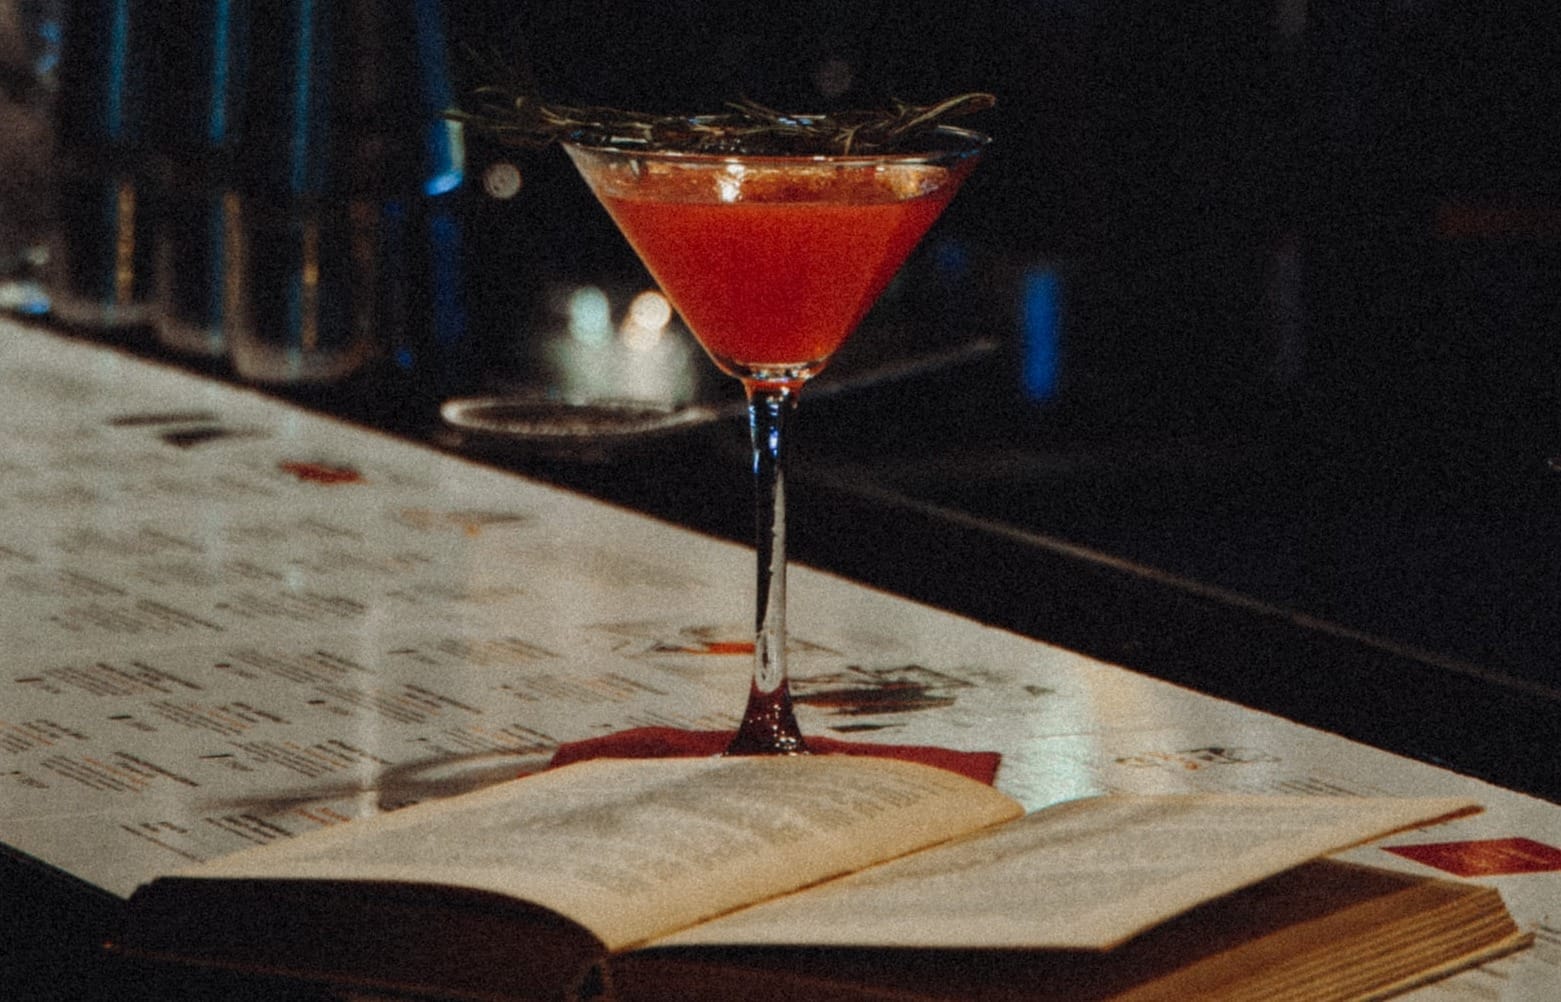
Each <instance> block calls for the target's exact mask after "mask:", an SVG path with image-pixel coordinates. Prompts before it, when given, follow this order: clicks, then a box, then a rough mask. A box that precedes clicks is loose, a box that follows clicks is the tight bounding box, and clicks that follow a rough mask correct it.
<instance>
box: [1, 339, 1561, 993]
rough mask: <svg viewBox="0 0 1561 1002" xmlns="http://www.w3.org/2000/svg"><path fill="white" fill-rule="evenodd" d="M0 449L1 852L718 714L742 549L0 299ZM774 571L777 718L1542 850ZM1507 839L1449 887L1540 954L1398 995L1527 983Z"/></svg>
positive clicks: (134, 838) (1019, 764)
mask: <svg viewBox="0 0 1561 1002" xmlns="http://www.w3.org/2000/svg"><path fill="white" fill-rule="evenodd" d="M0 441H3V443H4V445H3V447H0V595H3V599H4V600H3V602H0V642H3V644H4V649H5V659H4V661H3V663H0V843H3V845H4V847H6V849H8V850H9V851H10V852H12V853H19V854H22V855H24V856H29V857H32V858H33V859H36V860H38V861H41V862H43V863H45V864H48V865H50V866H53V867H56V868H58V869H59V870H61V871H64V872H65V873H68V874H71V875H73V876H74V877H76V878H78V879H80V880H82V881H85V882H87V883H89V884H92V885H94V886H97V887H99V888H102V889H103V890H105V891H108V892H110V893H112V894H115V895H119V896H125V895H128V894H129V893H130V891H131V890H133V889H134V888H135V887H136V886H137V885H139V884H141V883H143V882H145V881H147V880H149V879H151V878H152V877H154V876H157V875H159V874H162V873H166V872H168V871H171V870H173V869H176V868H178V867H180V866H182V865H184V864H187V863H189V862H192V861H198V860H207V859H212V858H215V857H217V856H220V855H223V854H226V853H229V852H233V851H236V850H238V849H242V848H245V847H247V846H251V845H256V844H262V843H267V842H272V841H275V840H278V839H285V838H288V837H290V836H292V835H295V834H298V833H300V832H303V831H308V830H311V829H314V828H318V827H322V826H329V825H336V824H342V823H347V822H350V821H351V820H352V819H354V818H359V817H363V816H367V815H371V814H375V813H378V812H382V811H389V810H394V809H396V808H398V807H401V806H404V805H407V804H411V803H414V802H418V801H422V800H427V799H432V798H437V797H442V796H448V795H450V794H453V793H457V792H463V791H466V790H471V789H476V788H478V787H482V786H485V785H489V784H491V783H494V782H497V781H500V780H503V779H508V778H511V777H514V776H517V775H522V774H525V773H528V772H532V771H535V770H538V769H540V768H542V767H544V766H545V764H546V762H547V760H548V757H549V756H550V754H551V753H552V751H553V750H554V749H555V748H556V747H557V745H558V744H559V743H561V742H565V741H573V740H578V739H583V738H589V737H595V736H600V735H603V734H607V733H611V732H614V731H618V730H622V729H625V728H629V727H637V726H650V725H655V726H671V727H681V728H690V729H719V728H732V727H734V726H735V725H736V722H737V716H738V714H739V712H740V710H741V708H742V705H743V700H744V698H745V696H746V692H747V686H748V675H749V671H750V659H751V646H750V641H751V637H750V635H749V631H750V628H751V627H750V624H751V611H750V605H751V601H752V598H751V589H752V581H751V576H752V554H751V552H750V551H748V550H746V549H744V548H743V547H739V546H736V545H733V544H729V543H726V542H722V541H718V540H714V539H711V538H709V537H705V536H701V535H698V534H696V533H693V532H690V531H687V530H684V529H682V528H679V527H676V526H673V525H669V524H666V523H664V522H660V521H657V520H654V519H651V518H648V517H645V516H642V515H639V514H636V513H633V512H628V511H625V510H622V509H619V508H615V507H612V506H610V505H607V504H604V503H600V502H597V501H594V500H591V499H588V498H585V497H582V496H579V495H576V494H572V493H570V492H567V491H564V490H560V489H557V488H554V487H551V486H547V485H544V484H541V483H538V482H534V481H532V480H528V479H525V478H523V477H519V476H516V475H514V474H511V473H507V472H503V471H499V470H495V469H491V468H488V467H485V466H482V465H478V464H476V463H473V462H469V461H466V460H464V459H462V458H459V457H457V456H454V455H450V454H447V453H442V452H439V451H436V450H433V449H431V448H427V447H425V446H422V445H419V444H416V443H411V442H407V441H404V440H400V439H396V438H393V437H390V436H386V435H382V434H379V433H377V432H374V431H371V430H366V429H364V428H361V427H357V426H354V425H350V424H347V423H344V422H340V421H336V420H333V419H330V418H327V417H323V416H320V415H317V414H313V413H310V412H307V411H305V410H302V409H299V408H295V407H293V406H291V405H288V404H285V403H280V402H278V401H276V400H274V399H271V398H269V397H267V396H264V395H262V394H259V393H255V392H252V391H249V390H246V389H244V388H241V387H234V386H231V385H227V384H224V383H221V382H218V381H214V380H209V379H204V378H200V377H197V376H193V375H190V374H188V373H185V372H182V371H180V370H177V369H173V368H169V367H164V366H160V365H157V364H154V363H151V362H147V361H145V360H141V359H137V358H134V357H132V356H129V355H126V354H123V353H120V352H116V351H114V350H111V349H108V348H104V347H101V346H97V345H90V344H85V343H82V342H79V341H74V340H70V339H67V338H61V337H59V336H56V335H54V334H51V333H48V332H45V331H42V330H39V329H36V328H31V327H27V326H24V325H22V324H20V323H16V322H10V321H4V320H0ZM734 503H742V501H741V499H734ZM788 591H789V600H790V605H791V613H790V616H789V622H790V625H791V628H792V633H793V636H792V640H791V645H792V651H791V660H792V671H793V674H794V676H795V683H794V684H795V688H796V694H797V698H798V702H799V717H800V719H801V722H802V725H803V728H804V729H805V730H806V731H808V732H810V733H815V734H827V735H830V736H834V737H841V738H846V739H856V740H865V741H885V742H892V743H896V744H935V745H941V746H945V747H950V748H957V749H965V750H991V751H997V752H1000V753H1001V754H1002V756H1003V766H1002V769H1001V771H1000V773H999V776H998V785H999V786H1000V787H1002V788H1003V789H1004V790H1005V791H1006V792H1008V793H1010V794H1012V795H1013V796H1015V797H1017V798H1018V799H1019V800H1021V801H1022V802H1023V803H1024V804H1025V805H1026V806H1027V807H1029V808H1031V809H1035V808H1039V807H1043V806H1047V805H1049V804H1053V803H1057V802H1060V801H1063V800H1067V799H1071V798H1075V797H1079V796H1084V795H1088V794H1093V793H1100V792H1108V791H1113V790H1116V791H1127V792H1135V793H1153V792H1178V791H1187V790H1203V791H1239V792H1286V793H1295V792H1307V793H1317V792H1328V793H1336V794H1338V795H1342V796H1348V795H1354V794H1374V795H1383V794H1386V795H1455V794H1467V795H1472V796H1474V797H1476V798H1477V799H1479V800H1480V801H1481V802H1482V803H1483V804H1485V806H1486V808H1487V810H1486V812H1485V813H1484V814H1482V815H1480V816H1478V817H1476V818H1471V819H1467V820H1462V821H1457V822H1453V823H1452V824H1450V825H1444V826H1440V827H1438V828H1437V829H1436V831H1435V833H1434V837H1433V834H1432V833H1427V834H1426V837H1425V838H1424V839H1422V840H1421V841H1425V842H1432V841H1434V842H1436V843H1437V844H1438V846H1439V847H1440V846H1442V845H1443V844H1446V843H1449V842H1452V843H1454V844H1457V843H1460V842H1466V843H1468V844H1470V845H1474V844H1477V843H1483V842H1490V841H1494V840H1500V839H1508V840H1511V839H1522V840H1526V842H1527V844H1533V845H1537V846H1539V847H1540V855H1539V857H1537V858H1548V857H1545V856H1544V852H1543V851H1544V850H1546V849H1549V850H1550V851H1551V852H1552V853H1553V854H1557V855H1561V850H1557V849H1555V848H1554V847H1557V846H1561V808H1557V807H1556V806H1554V805H1551V804H1547V803H1543V802H1540V801H1537V800H1534V799H1532V798H1528V797H1524V796H1521V795H1519V794H1515V793H1512V792H1510V791H1505V790H1501V789H1498V788H1495V787H1491V786H1488V785H1485V784H1482V783H1478V782H1477V781H1474V780H1471V779H1468V778H1465V777H1461V776H1457V775H1454V774H1451V773H1448V772H1445V771H1443V770H1440V769H1436V768H1433V767H1431V766H1428V765H1424V764H1422V763H1417V762H1412V761H1409V760H1406V759H1403V758H1400V757H1397V756H1393V755H1390V754H1388V753H1385V752H1381V751H1378V750H1375V749H1371V748H1367V747H1364V746H1360V745H1356V744H1353V743H1351V742H1348V741H1344V740H1342V739H1339V738H1337V737H1334V736H1331V735H1327V734H1323V733H1321V732H1317V731H1313V730H1310V729H1308V728H1304V727H1301V726H1299V725H1296V724H1293V723H1291V722H1288V721H1285V720H1281V719H1279V718H1275V717H1271V716H1268V715H1265V714H1262V713H1258V712H1254V711H1251V710H1248V709H1245V708H1241V707H1236V706H1233V705H1230V704H1227V703H1223V702H1220V701H1218V700H1214V699H1211V698H1208V697H1205V696H1202V695H1199V694H1197V693H1193V692H1191V691H1188V690H1185V689H1182V688H1179V687H1177V686H1174V685H1170V684H1168V683H1165V682H1161V681H1158V680H1155V679H1151V678H1148V677H1146V676H1143V675H1139V674H1136V673H1133V672H1131V671H1127V670H1124V669H1122V668H1120V667H1117V666H1113V665H1107V664H1103V663H1101V662H1098V661H1094V660H1091V659H1088V658H1084V657H1081V656H1079V655H1076V654H1073V653H1071V652H1068V651H1065V650H1062V649H1059V648H1056V647H1052V646H1050V645H1047V644H1044V643H1040V642H1037V641H1034V640H1031V639H1028V638H1023V637H1019V636H1016V635H1013V634H1010V633H1006V632H1004V631H1000V630H996V629H992V628H989V627H986V626H983V625H981V624H978V623H975V622H972V621H970V620H967V619H963V618H960V617H958V616H955V615H953V614H950V613H947V612H944V611H941V610H936V609H931V608H928V607H926V606H922V605H918V604H916V603H912V602H908V601H905V600H902V599H899V598H896V597H893V596H889V595H886V594H883V593H880V592H877V591H874V590H871V589H868V588H864V587H862V586H860V585H857V584H854V583H852V582H848V581H845V580H842V579H839V578H837V577H834V576H831V575H828V574H824V573H820V572H817V571H815V570H812V569H810V568H807V567H796V568H794V569H793V571H792V578H791V581H790V582H789V589H788ZM1036 600H1037V601H1044V596H1037V597H1036ZM1326 670H1327V666H1325V665H1321V666H1319V672H1326ZM1414 841H1416V839H1415V837H1414V836H1405V837H1401V838H1400V839H1398V840H1397V843H1396V844H1397V845H1398V846H1399V848H1403V847H1404V845H1405V844H1406V843H1413V842H1414ZM1356 852H1357V853H1360V854H1366V855H1365V856H1363V861H1369V862H1371V863H1372V864H1373V865H1378V866H1394V865H1397V866H1401V867H1410V868H1413V867H1423V866H1426V865H1427V864H1426V863H1425V862H1423V860H1425V859H1433V860H1434V859H1440V858H1443V855H1437V854H1427V853H1420V854H1417V853H1414V852H1412V851H1411V852H1409V853H1388V852H1385V851H1383V850H1382V849H1380V848H1368V849H1363V850H1356ZM1438 852H1439V853H1443V854H1444V855H1445V851H1444V850H1442V849H1440V848H1439V849H1438ZM1453 854H1454V855H1456V854H1457V852H1456V849H1454V850H1453ZM1534 858H1536V857H1534V856H1533V855H1532V854H1531V855H1530V857H1529V860H1530V864H1531V865H1529V867H1528V868H1527V869H1526V870H1521V871H1520V870H1514V871H1511V872H1492V873H1485V874H1482V875H1480V876H1479V877H1477V878H1476V879H1483V880H1488V881H1491V882H1493V883H1495V884H1496V885H1497V886H1499V887H1500V888H1501V890H1502V892H1503V895H1504V896H1505V897H1506V898H1507V901H1508V905H1509V907H1510V908H1511V909H1512V911H1513V912H1514V914H1515V915H1517V917H1518V918H1519V920H1520V921H1526V922H1528V923H1530V924H1531V925H1533V926H1535V927H1537V929H1538V932H1539V940H1540V942H1539V945H1538V946H1537V947H1536V948H1535V949H1533V950H1529V951H1527V952H1526V953H1524V954H1522V955H1519V956H1516V957H1513V958H1509V959H1507V960H1504V961H1501V962H1499V963H1497V964H1493V965H1488V966H1487V967H1486V968H1482V969H1480V970H1477V971H1472V972H1469V973H1467V974H1464V975H1461V976H1459V977H1457V978H1454V979H1451V980H1449V981H1447V982H1444V983H1441V984H1439V985H1436V986H1432V987H1431V988H1428V989H1424V990H1423V993H1425V995H1426V997H1433V998H1495V999H1508V1000H1513V999H1526V998H1546V997H1551V996H1550V994H1549V993H1550V992H1552V991H1553V990H1554V989H1555V987H1556V985H1557V984H1558V983H1561V977H1558V975H1557V971H1558V970H1561V936H1558V934H1557V933H1556V931H1555V930H1556V929H1557V927H1558V926H1561V916H1558V915H1557V914H1556V905H1557V903H1558V902H1561V862H1556V863H1553V865H1548V866H1545V865H1537V866H1536V865H1532V862H1533V859H1534ZM1532 992H1538V994H1531V993H1532Z"/></svg>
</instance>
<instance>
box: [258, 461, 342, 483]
mask: <svg viewBox="0 0 1561 1002" xmlns="http://www.w3.org/2000/svg"><path fill="white" fill-rule="evenodd" d="M277 467H278V468H279V469H280V470H281V471H282V472H283V473H290V474H292V475H293V476H295V477H297V478H298V479H299V480H302V481H304V482H305V483H310V484H328V485H334V484H361V483H363V474H361V473H359V472H358V471H357V470H355V469H353V468H352V467H350V466H335V465H332V464H330V463H319V462H310V461H306V460H295V459H285V460H283V461H282V462H280V463H278V464H277Z"/></svg>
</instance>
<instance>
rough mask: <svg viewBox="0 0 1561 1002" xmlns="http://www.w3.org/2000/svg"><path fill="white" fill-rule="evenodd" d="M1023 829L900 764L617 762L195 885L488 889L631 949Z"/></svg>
mask: <svg viewBox="0 0 1561 1002" xmlns="http://www.w3.org/2000/svg"><path fill="white" fill-rule="evenodd" d="M1021 813H1022V809H1021V808H1020V807H1019V805H1018V804H1017V803H1016V802H1015V801H1013V800H1011V799H1010V798H1008V797H1007V796H1005V795H1003V794H1001V793H998V792H997V791H996V790H993V789H992V788H990V787H988V786H985V785H983V784H981V783H977V782H974V781H972V780H969V779H966V778H964V777H962V776H958V775H955V774H954V773H950V772H946V771H943V770H940V769H933V768H930V767H927V766H920V765H915V764H912V763H908V762H900V761H893V760H888V759H874V758H864V757H858V756H812V757H797V758H704V759H651V760H625V759H604V760H595V761H590V762H583V763H580V764H578V765H573V766H569V767H566V768H562V769H558V770H555V771H552V772H547V773H543V774H541V775H537V776H533V777H530V778H527V779H523V780H519V781H516V782H513V783H508V784H505V785H503V786H499V787H493V788H490V789H488V790H484V791H481V792H478V793H474V794H468V795H466V796H463V797H457V798H452V799H450V800H446V801H442V802H437V803H429V804H423V805H418V806H415V807H409V808H406V809H404V810H402V811H398V812H396V813H394V814H390V815H386V816H384V817H382V818H380V819H378V820H376V821H374V822H362V823H358V824H353V825H342V826H339V827H336V828H330V829H324V830H321V831H318V832H316V833H314V834H312V835H308V836H301V837H299V838H296V839H293V840H291V841H288V842H283V843H277V844H274V845H271V846H266V847H261V848H257V849H254V850H251V851H248V852H242V853H237V854H235V855H232V856H228V857H225V858H222V859H219V860H215V861H213V862H211V863H208V864H204V865H202V866H198V867H194V868H191V869H190V870H188V871H185V873H183V874H181V875H182V876H194V877H279V876H287V877H310V878H324V879H349V880H399V881H416V882H423V883H443V884H452V885H457V886H464V887H475V888H480V889H483V890H490V891H497V892H500V893H504V894H509V895H512V896H514V897H519V898H523V899H525V900H528V901H531V902H534V903H537V904H540V905H543V906H544V907H547V908H550V909H552V910H554V911H556V912H558V913H559V914H562V915H566V916H568V917H569V918H572V919H574V920H575V921H577V922H579V923H581V924H582V925H584V926H586V927H587V928H588V929H590V930H591V931H592V932H593V933H595V934H596V935H597V936H598V937H599V938H600V939H601V940H602V941H603V942H604V943H605V944H606V945H607V946H608V947H609V948H610V949H617V948H621V947H623V946H626V945H629V944H632V943H635V942H638V941H641V940H644V939H647V938H649V937H651V936H655V935H661V934H664V933H666V932H669V931H671V930H674V929H677V928H680V927H682V926H685V925H689V924H692V923H694V922H698V921H701V920H703V919H707V918H710V917H712V916H715V915H718V914H721V913H723V912H727V911H730V910H732V909H734V908H738V907H741V906H742V905H745V904H751V903H752V902H754V901H758V900H763V899H765V898H768V897H772V896H774V895H777V894H783V893H786V892H788V891H791V890H794V889H796V888H798V887H803V886H806V885H809V884H813V883H816V882H818V881H821V880H826V879H828V878H830V877H834V876H838V875H840V874H842V873H848V872H851V871H853V870H857V869H860V868H862V867H864V866H868V865H871V864H873V863H876V862H881V861H883V860H886V859H891V858H894V857H896V856H900V855H902V854H905V853H908V852H914V851H916V850H917V849H921V848H924V847H926V846H929V845H935V844H937V843H939V842H943V841H946V840H948V839H951V838H954V837H956V836H958V835H962V834H967V833H969V832H971V831H975V830H978V829H980V828H982V827H985V826H987V825H991V824H995V823H998V822H1001V821H1004V820H1008V819H1011V818H1014V817H1017V816H1019V815H1020V814H1021Z"/></svg>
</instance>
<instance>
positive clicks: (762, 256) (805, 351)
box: [597, 161, 960, 370]
mask: <svg viewBox="0 0 1561 1002" xmlns="http://www.w3.org/2000/svg"><path fill="white" fill-rule="evenodd" d="M950 174H951V172H950V170H949V169H948V168H945V167H939V166H931V165H927V164H896V163H889V164H868V163H848V164H844V165H825V164H817V163H808V162H803V163H792V164H785V163H780V162H776V161H767V162H762V163H759V164H737V163H732V164H729V165H728V166H727V167H726V169H725V170H722V171H712V170H710V169H709V168H708V166H706V167H704V168H702V169H690V168H685V167H682V166H680V165H678V164H676V163H671V164H666V163H649V164H645V165H644V166H643V169H642V171H641V172H640V173H639V175H638V176H637V177H635V178H634V179H633V180H632V182H631V181H628V179H621V180H622V183H615V182H616V181H618V180H620V179H615V182H608V183H604V184H601V185H599V187H598V190H597V194H598V196H599V197H600V198H601V201H602V204H603V205H605V206H606V207H607V210H608V212H610V213H611V214H612V217H613V219H614V221H616V222H617V224H618V227H619V228H620V229H621V230H622V231H623V234H624V236H625V237H626V238H628V240H629V242H630V243H631V244H632V245H633V246H634V249H635V250H636V251H637V252H638V253H639V255H640V258H641V260H643V261H644V262H645V265H646V267H647V268H648V269H650V272H651V274H652V275H654V276H655V278H656V281H657V282H658V283H659V284H660V285H661V288H662V290H663V291H664V292H666V294H667V295H668V296H669V297H670V298H671V299H672V301H673V303H674V304H675V305H676V306H677V308H678V311H679V312H680V313H681V314H682V315H683V319H684V321H685V322H686V323H687V324H688V326H689V328H690V329H691V330H692V331H693V332H694V334H695V336H697V337H698V338H699V339H700V341H701V343H703V344H704V346H705V349H706V350H707V351H709V352H710V354H711V355H712V356H714V357H715V359H716V361H717V362H718V363H720V364H723V365H725V366H728V367H730V366H733V365H735V366H737V367H739V368H743V369H750V370H752V369H766V368H797V367H813V368H816V365H815V363H820V364H821V363H822V362H823V361H824V360H826V359H828V358H829V356H830V355H831V354H832V353H833V352H834V351H835V349H836V348H838V347H839V346H840V342H841V341H843V340H844V339H845V337H846V335H848V334H849V333H851V331H852V330H853V329H854V328H855V327H856V325H857V323H858V322H859V321H860V320H861V319H862V317H863V315H864V314H866V313H867V311H868V310H869V309H870V308H871V307H872V305H873V303H874V301H875V300H876V299H877V298H878V295H879V294H880V293H881V292H883V290H884V287H885V286H886V285H888V284H889V280H890V279H891V278H893V277H894V273H895V271H896V270H898V269H899V267H900V265H901V264H902V263H903V262H904V260H905V258H906V256H907V255H908V254H909V253H910V252H911V249H912V248H913V247H915V246H916V243H917V241H918V240H920V239H921V236H922V234H924V233H925V232H926V231H927V228H928V227H930V226H931V225H932V224H933V222H934V221H935V220H936V219H937V218H938V215H939V214H940V213H941V212H942V211H943V209H944V207H945V206H946V205H948V202H949V199H951V198H953V197H954V192H955V190H956V189H957V188H958V187H959V185H958V183H957V182H958V181H959V180H960V178H951V177H950Z"/></svg>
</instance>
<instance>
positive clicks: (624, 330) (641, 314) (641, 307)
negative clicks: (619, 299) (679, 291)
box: [618, 289, 672, 351]
mask: <svg viewBox="0 0 1561 1002" xmlns="http://www.w3.org/2000/svg"><path fill="white" fill-rule="evenodd" d="M671 322H672V304H671V303H669V302H667V297H666V296H663V295H662V294H661V293H660V292H657V291H656V290H655V289H647V290H645V291H644V292H642V293H640V294H639V295H637V296H635V297H634V299H633V300H631V301H630V302H629V310H628V312H627V313H626V314H625V315H624V318H623V325H622V326H621V327H620V328H619V331H618V333H619V336H620V337H622V338H623V343H624V345H625V346H626V347H628V348H631V349H633V350H635V351H649V350H651V349H652V348H654V347H655V346H656V342H658V341H660V340H661V336H662V335H663V334H664V333H666V330H667V324H669V323H671Z"/></svg>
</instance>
